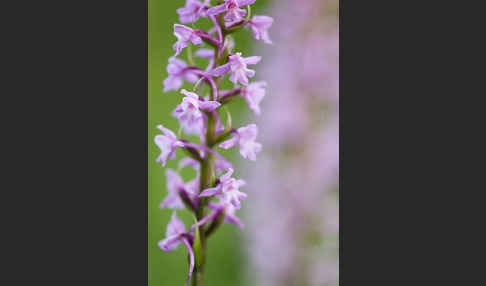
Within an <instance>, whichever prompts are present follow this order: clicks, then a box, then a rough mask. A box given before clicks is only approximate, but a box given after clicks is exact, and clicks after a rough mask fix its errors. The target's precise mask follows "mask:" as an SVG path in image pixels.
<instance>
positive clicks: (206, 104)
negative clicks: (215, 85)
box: [199, 101, 221, 111]
mask: <svg viewBox="0 0 486 286" xmlns="http://www.w3.org/2000/svg"><path fill="white" fill-rule="evenodd" d="M220 105H221V103H219V102H217V101H200V102H199V108H201V109H206V110H209V111H213V110H215V109H216V108H218V107H219V106H220Z"/></svg>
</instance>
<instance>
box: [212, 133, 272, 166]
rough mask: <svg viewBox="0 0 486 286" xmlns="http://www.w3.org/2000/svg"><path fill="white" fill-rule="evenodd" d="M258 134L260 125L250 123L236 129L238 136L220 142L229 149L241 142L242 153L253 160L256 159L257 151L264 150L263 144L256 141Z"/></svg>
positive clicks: (244, 156) (221, 145)
mask: <svg viewBox="0 0 486 286" xmlns="http://www.w3.org/2000/svg"><path fill="white" fill-rule="evenodd" d="M257 135H258V127H257V126H256V124H249V125H247V126H244V127H240V128H238V130H236V136H233V137H232V138H231V139H229V140H226V141H224V142H222V143H221V144H219V147H221V148H223V149H229V148H231V147H233V146H235V145H236V144H237V143H239V144H240V154H241V156H242V157H243V158H245V159H249V160H251V161H255V160H256V153H258V152H260V151H261V150H262V144H260V143H258V142H255V140H256V137H257Z"/></svg>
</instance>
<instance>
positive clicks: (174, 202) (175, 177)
mask: <svg viewBox="0 0 486 286" xmlns="http://www.w3.org/2000/svg"><path fill="white" fill-rule="evenodd" d="M165 176H166V181H167V193H168V195H167V197H165V199H164V200H163V201H162V203H160V206H159V207H160V208H165V207H168V208H170V209H182V208H184V203H183V202H182V200H181V198H180V197H179V191H184V181H183V180H182V178H181V177H180V176H179V174H177V173H176V172H174V170H172V169H167V170H166V171H165Z"/></svg>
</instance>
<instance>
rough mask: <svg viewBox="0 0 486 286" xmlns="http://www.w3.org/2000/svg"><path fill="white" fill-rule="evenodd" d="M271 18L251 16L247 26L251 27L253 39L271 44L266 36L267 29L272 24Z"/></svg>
mask: <svg viewBox="0 0 486 286" xmlns="http://www.w3.org/2000/svg"><path fill="white" fill-rule="evenodd" d="M272 23H273V18H272V17H269V16H253V18H252V19H251V20H250V21H249V22H248V24H247V26H248V27H250V28H251V31H252V32H253V37H254V38H255V40H263V41H264V42H265V43H267V44H272V40H270V37H269V36H268V29H269V28H270V26H272Z"/></svg>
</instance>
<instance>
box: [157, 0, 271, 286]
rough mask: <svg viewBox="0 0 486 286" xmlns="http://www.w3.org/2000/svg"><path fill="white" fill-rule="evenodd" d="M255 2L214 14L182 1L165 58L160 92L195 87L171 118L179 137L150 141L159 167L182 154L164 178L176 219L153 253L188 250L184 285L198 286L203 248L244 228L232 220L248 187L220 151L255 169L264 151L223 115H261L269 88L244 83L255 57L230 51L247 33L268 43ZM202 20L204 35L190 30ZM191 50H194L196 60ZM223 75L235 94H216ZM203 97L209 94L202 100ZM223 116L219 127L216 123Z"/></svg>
mask: <svg viewBox="0 0 486 286" xmlns="http://www.w3.org/2000/svg"><path fill="white" fill-rule="evenodd" d="M254 2H255V0H225V1H224V2H223V1H219V4H218V5H215V6H212V5H211V4H210V1H209V0H206V1H204V2H203V1H199V0H186V4H185V6H184V7H181V8H179V9H177V13H178V14H179V21H180V23H181V24H174V35H175V37H176V38H177V41H176V42H175V44H174V45H173V49H174V56H172V57H171V58H169V64H168V65H167V73H168V77H167V78H166V79H165V80H164V82H163V83H164V89H163V90H164V92H168V91H171V90H175V91H179V90H180V89H181V87H182V85H183V84H184V82H188V83H193V84H194V86H193V89H192V91H188V90H186V89H182V90H180V94H181V95H182V99H181V102H180V104H179V105H177V106H176V107H175V109H174V110H173V112H172V116H173V117H174V118H176V119H177V120H178V121H179V124H180V129H179V132H178V135H176V134H175V133H174V132H173V131H171V130H169V129H167V128H165V127H164V126H162V125H158V126H157V128H158V129H159V130H160V131H161V132H162V134H160V135H157V136H155V144H156V145H157V146H158V147H159V148H160V151H161V154H160V156H159V157H158V158H157V162H160V163H161V164H162V166H165V165H166V163H167V160H168V159H170V160H174V159H176V153H177V149H180V150H181V151H183V152H185V154H187V157H184V158H182V159H181V160H180V161H179V166H178V170H177V171H176V170H173V169H167V170H166V173H165V174H166V183H167V193H168V194H167V196H166V197H165V199H164V200H163V201H162V202H161V203H160V207H161V208H169V209H173V210H174V212H173V215H172V218H171V220H170V222H169V224H168V225H167V230H166V238H165V239H163V240H161V241H160V242H159V247H160V248H161V249H162V250H163V251H172V250H174V249H176V247H177V246H178V245H179V244H180V243H182V244H184V245H185V246H186V248H187V249H188V253H189V274H188V278H187V284H188V285H189V283H190V281H191V279H192V280H193V282H194V284H193V285H196V286H197V285H201V283H202V278H203V270H204V265H205V253H206V249H205V248H206V240H207V239H208V238H209V236H210V235H211V234H212V233H213V232H214V231H215V230H216V229H217V228H218V227H219V225H221V224H222V223H225V222H229V223H232V224H235V225H237V226H238V227H240V228H243V223H242V222H241V220H240V219H239V218H238V217H237V216H236V214H235V212H236V211H237V210H239V209H240V208H241V202H242V201H243V200H244V199H246V197H247V195H246V194H245V193H244V192H242V191H240V188H242V187H244V186H245V185H246V182H245V181H244V180H242V179H238V178H234V177H233V175H234V169H233V165H232V164H231V163H230V162H229V161H228V160H227V159H226V158H224V157H223V156H222V155H221V154H220V153H219V152H218V148H221V149H229V148H232V147H234V146H236V145H239V151H240V154H241V156H242V157H243V158H246V159H248V160H251V161H255V160H256V158H257V154H258V153H259V152H260V151H261V150H262V145H261V144H260V143H258V142H257V141H256V140H257V135H258V127H257V125H256V124H248V125H246V126H241V127H237V128H236V127H233V126H232V121H231V113H230V112H229V110H228V109H227V107H226V105H227V104H228V103H229V102H231V101H233V100H237V99H238V98H241V99H243V100H245V101H246V102H247V104H248V107H249V109H250V110H252V111H253V112H254V113H255V114H257V115H259V114H260V113H261V109H260V102H261V101H262V99H263V98H264V96H265V88H266V86H267V84H266V82H264V81H259V82H250V79H251V78H253V77H254V76H255V71H254V70H253V69H250V68H249V66H254V65H256V64H258V63H259V62H260V60H261V57H259V56H243V54H242V53H241V52H237V51H234V49H235V43H234V41H233V39H232V38H231V36H230V35H231V34H232V33H234V32H236V31H238V30H240V29H242V28H248V29H251V32H252V33H253V36H254V38H255V39H256V40H263V41H264V42H265V43H267V44H271V43H272V41H271V40H270V38H269V35H268V29H269V28H270V26H271V25H272V22H273V19H272V18H271V17H268V16H258V15H256V16H253V18H252V17H251V8H250V6H249V5H251V4H253V3H254ZM202 18H206V19H207V20H209V21H210V23H212V26H213V27H212V28H211V29H210V30H208V31H204V30H202V29H196V28H195V26H194V23H195V22H197V21H198V20H199V19H202ZM188 23H191V26H190V27H189V26H187V25H184V24H188ZM193 46H198V49H197V50H195V52H194V53H193ZM184 50H185V51H187V62H186V61H184V60H183V59H181V58H180V57H181V55H182V54H183V53H182V52H183V51H184ZM193 56H196V57H200V58H203V59H206V60H208V64H207V66H206V67H204V68H200V67H198V66H196V65H195V64H194V61H193ZM227 74H229V81H230V82H232V83H233V88H232V89H229V90H222V89H220V86H221V83H222V82H223V81H224V79H225V77H226V75H227ZM206 87H207V88H206ZM205 88H206V89H205ZM205 90H207V91H208V92H209V93H208V94H204V92H205ZM223 111H224V112H225V114H226V117H225V118H226V122H225V124H223V118H222V117H221V115H220V113H221V112H223ZM183 135H188V136H192V135H195V136H196V137H198V138H199V142H192V141H190V140H189V139H187V138H182V137H183ZM191 138H192V137H191ZM184 167H192V168H193V169H194V170H195V172H196V176H195V177H194V178H193V179H192V180H190V181H187V182H185V181H184V180H183V178H182V177H181V176H180V175H179V173H178V171H179V170H181V169H182V168H184ZM180 209H187V210H189V211H190V212H191V213H192V214H193V216H194V221H195V223H194V224H193V225H192V226H191V227H189V228H188V229H186V227H185V225H184V223H183V222H182V221H181V220H180V219H179V218H178V217H177V214H176V210H180ZM193 274H194V275H193ZM192 276H194V277H192Z"/></svg>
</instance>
